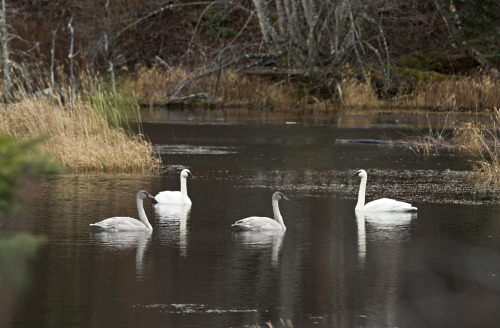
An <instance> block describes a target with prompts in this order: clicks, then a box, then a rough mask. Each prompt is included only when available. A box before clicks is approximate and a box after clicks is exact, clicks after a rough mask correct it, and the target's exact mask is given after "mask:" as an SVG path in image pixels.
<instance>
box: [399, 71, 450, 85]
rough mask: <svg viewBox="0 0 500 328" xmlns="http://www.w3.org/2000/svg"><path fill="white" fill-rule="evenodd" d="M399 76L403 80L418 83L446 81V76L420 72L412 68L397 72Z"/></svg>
mask: <svg viewBox="0 0 500 328" xmlns="http://www.w3.org/2000/svg"><path fill="white" fill-rule="evenodd" d="M399 75H400V76H401V77H402V78H403V79H404V80H412V81H415V82H418V81H425V82H428V81H442V80H444V79H446V75H444V74H441V73H438V72H434V71H420V70H417V69H412V68H403V69H401V70H400V71H399Z"/></svg>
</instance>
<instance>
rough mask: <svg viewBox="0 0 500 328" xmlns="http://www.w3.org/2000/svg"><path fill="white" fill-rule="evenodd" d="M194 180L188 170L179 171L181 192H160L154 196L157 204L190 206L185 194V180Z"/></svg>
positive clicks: (189, 200)
mask: <svg viewBox="0 0 500 328" xmlns="http://www.w3.org/2000/svg"><path fill="white" fill-rule="evenodd" d="M187 178H190V179H194V176H193V175H192V174H191V172H190V171H189V170H188V169H184V170H182V171H181V174H180V179H181V190H180V191H170V190H166V191H161V192H159V193H158V195H156V196H155V199H156V201H157V202H158V204H176V205H191V204H192V202H191V199H189V196H188V193H187V182H186V179H187Z"/></svg>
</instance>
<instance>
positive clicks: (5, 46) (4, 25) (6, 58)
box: [0, 0, 11, 98]
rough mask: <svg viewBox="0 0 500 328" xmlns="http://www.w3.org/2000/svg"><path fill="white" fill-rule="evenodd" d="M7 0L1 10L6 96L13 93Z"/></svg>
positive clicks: (0, 23)
mask: <svg viewBox="0 0 500 328" xmlns="http://www.w3.org/2000/svg"><path fill="white" fill-rule="evenodd" d="M5 10H6V7H5V0H2V8H1V11H0V39H1V41H0V42H1V43H2V61H3V81H4V91H3V92H4V96H6V97H7V98H8V97H9V96H10V93H11V79H10V53H9V35H8V33H7V16H6V13H5Z"/></svg>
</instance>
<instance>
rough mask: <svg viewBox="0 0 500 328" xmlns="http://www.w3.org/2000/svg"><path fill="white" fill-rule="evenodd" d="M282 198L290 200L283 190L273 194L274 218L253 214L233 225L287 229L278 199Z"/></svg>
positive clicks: (257, 228)
mask: <svg viewBox="0 0 500 328" xmlns="http://www.w3.org/2000/svg"><path fill="white" fill-rule="evenodd" d="M281 199H284V200H289V199H288V198H286V196H285V195H283V194H282V193H281V192H279V191H277V192H275V193H274V194H273V197H272V203H273V213H274V219H271V218H268V217H263V216H251V217H248V218H246V219H242V220H239V221H236V222H235V223H234V224H232V225H231V226H232V227H233V228H234V229H236V230H244V231H248V230H267V231H269V230H283V231H284V230H286V227H285V224H284V223H283V217H282V216H281V213H280V209H279V206H278V201H280V200H281Z"/></svg>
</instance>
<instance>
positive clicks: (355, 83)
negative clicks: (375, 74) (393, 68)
mask: <svg viewBox="0 0 500 328" xmlns="http://www.w3.org/2000/svg"><path fill="white" fill-rule="evenodd" d="M342 89H343V99H342V100H343V105H345V106H348V107H359V108H370V107H380V106H383V105H384V102H383V101H382V100H380V99H379V98H378V96H377V94H376V93H375V91H374V90H373V88H372V85H371V84H370V82H363V81H360V80H358V79H345V80H344V81H342Z"/></svg>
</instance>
